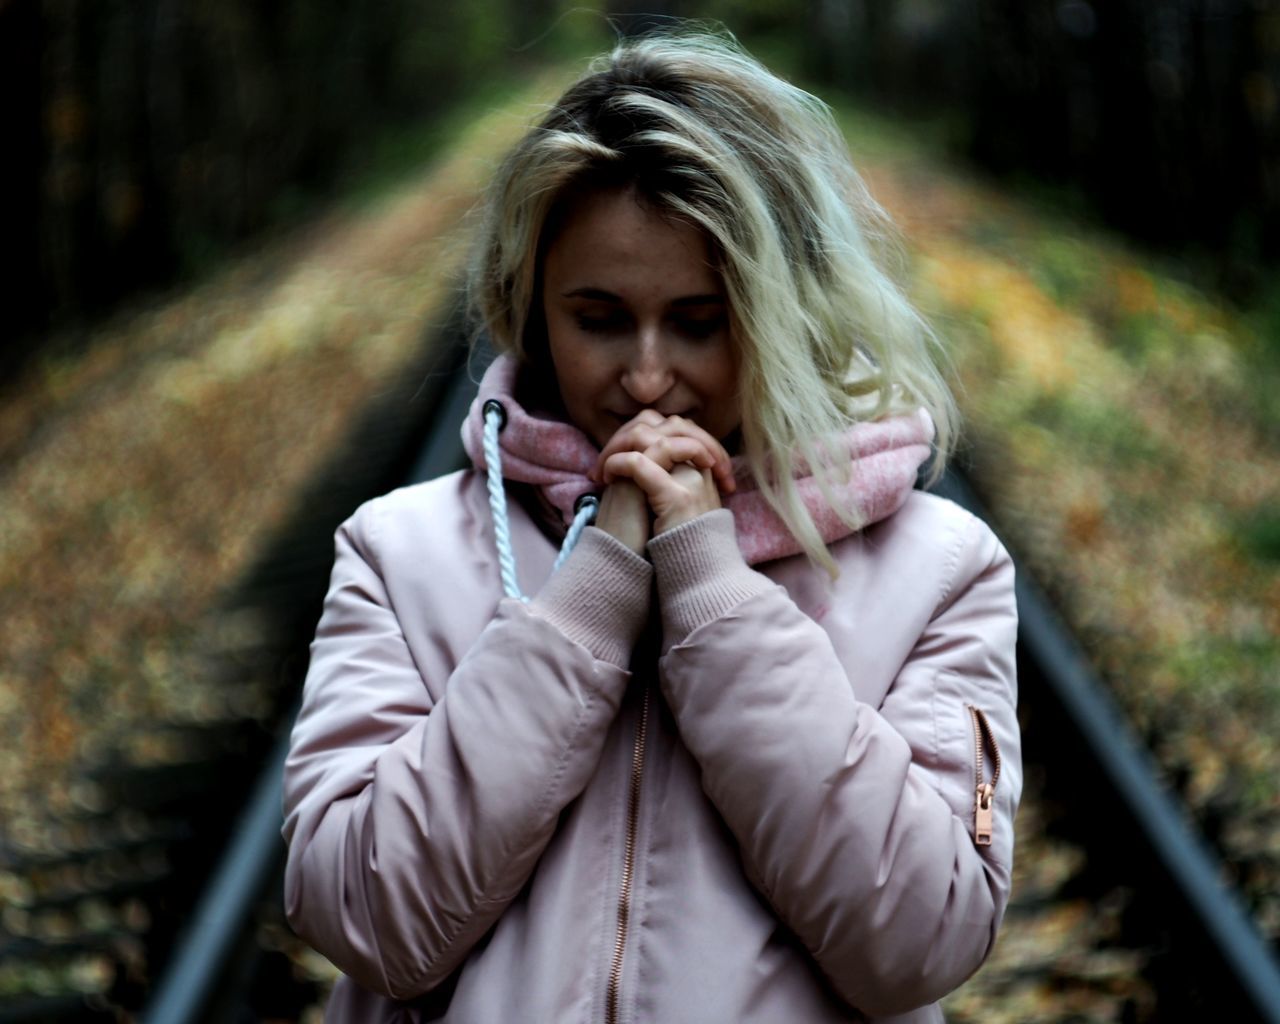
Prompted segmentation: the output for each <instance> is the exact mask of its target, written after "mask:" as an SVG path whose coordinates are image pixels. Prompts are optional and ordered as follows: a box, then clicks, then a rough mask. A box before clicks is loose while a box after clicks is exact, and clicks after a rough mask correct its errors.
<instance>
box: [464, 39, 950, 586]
mask: <svg viewBox="0 0 1280 1024" xmlns="http://www.w3.org/2000/svg"><path fill="white" fill-rule="evenodd" d="M609 187H619V188H621V187H632V188H634V189H635V190H636V192H637V195H639V196H640V197H642V199H643V201H644V202H645V204H646V205H648V206H651V207H652V208H654V209H655V210H657V211H659V212H661V213H663V214H666V215H670V216H672V217H675V218H678V219H680V220H683V221H686V222H688V223H690V224H694V225H696V226H697V227H699V228H700V229H702V230H703V231H704V232H706V235H707V237H708V238H709V240H710V242H711V246H712V249H713V251H715V252H716V253H717V255H718V258H719V270H720V273H721V274H722V276H723V281H724V286H725V291H726V294H727V297H728V304H729V309H730V316H731V322H732V331H733V337H734V341H735V344H736V345H737V346H738V350H739V355H740V371H739V376H740V379H739V381H738V389H739V402H740V408H741V412H742V440H743V450H744V453H745V455H746V457H747V460H748V464H749V466H750V468H751V471H752V473H753V475H754V477H755V479H756V482H757V484H758V486H759V487H760V489H761V491H762V493H763V494H764V496H765V498H766V499H767V500H768V502H769V503H770V505H771V506H772V507H773V508H774V509H775V511H777V513H778V514H779V516H781V518H782V520H783V522H784V523H785V524H786V525H787V527H788V528H789V529H790V530H791V532H792V533H793V534H794V535H795V537H796V538H797V540H798V541H799V542H800V544H801V546H802V547H803V549H804V550H805V551H806V552H807V553H808V554H809V556H810V557H811V558H812V559H813V560H814V561H815V562H817V563H819V564H821V565H823V566H825V567H826V568H827V569H828V570H829V571H831V572H833V573H834V572H835V563H834V561H833V560H832V558H831V557H830V555H829V554H828V552H827V550H826V546H825V545H824V544H823V542H822V539H821V537H820V536H819V534H818V531H817V529H816V527H815V526H814V523H813V520H812V518H811V517H810V515H809V513H808V511H807V510H806V509H805V507H804V504H803V502H802V501H801V499H800V497H799V494H798V492H797V489H796V486H795V482H794V479H793V474H794V472H795V470H796V469H797V467H798V466H799V465H804V464H807V465H808V466H809V467H810V468H811V469H812V471H813V472H814V474H815V476H816V478H817V482H818V484H819V486H820V487H821V488H822V492H823V494H824V495H825V496H826V497H827V500H828V501H829V502H831V504H832V507H833V508H834V509H835V511H836V512H837V513H838V514H839V515H840V516H841V518H842V519H844V520H845V522H846V523H848V525H849V526H850V527H852V528H855V529H856V528H857V527H858V526H860V525H861V524H860V523H859V522H858V521H857V510H856V509H851V508H848V507H843V506H841V505H840V504H838V503H837V502H836V501H835V499H834V498H833V497H832V495H833V491H832V483H833V482H835V481H837V480H839V479H840V478H841V476H842V475H843V474H847V473H848V466H847V460H845V461H844V462H842V461H841V460H838V459H837V458H836V457H835V455H834V450H833V448H832V447H831V444H830V442H831V441H832V440H833V439H834V438H835V437H837V436H839V435H840V434H842V433H843V432H845V431H846V430H847V429H848V428H849V426H850V425H851V424H852V423H855V422H858V421H863V420H873V419H879V418H881V417H884V416H886V415H890V414H892V413H895V412H902V411H906V410H908V409H915V408H920V407H923V408H924V409H926V410H927V411H928V412H929V414H930V415H931V416H932V417H933V422H934V427H935V430H936V434H935V438H934V453H933V457H932V459H931V460H930V478H931V479H932V478H936V476H938V475H940V474H941V472H942V469H943V466H944V464H945V461H946V457H947V455H948V454H949V452H950V450H951V448H952V445H953V443H954V437H955V428H956V420H957V417H956V411H955V405H954V401H953V399H952V397H951V393H950V391H949V390H948V388H947V385H946V383H945V381H944V380H943V378H942V375H941V373H940V372H939V370H938V364H937V360H938V358H939V357H940V355H941V349H940V346H939V343H938V339H937V337H936V336H935V335H934V333H933V331H932V330H931V329H930V328H929V326H928V324H927V323H926V322H925V321H924V320H923V318H922V317H921V316H920V315H919V314H918V313H917V312H916V310H915V309H914V308H913V307H912V305H911V303H910V302H909V301H908V300H907V298H906V296H905V295H904V293H903V290H902V288H901V287H900V286H899V285H898V284H897V283H896V282H895V281H894V280H893V277H892V276H891V275H890V273H889V272H888V270H887V266H888V265H889V261H888V260H887V259H886V258H885V257H886V255H891V254H892V251H893V250H892V246H891V245H889V242H890V240H891V238H892V237H893V232H892V227H891V224H890V222H889V219H888V217H887V215H886V214H885V213H884V211H883V210H882V209H881V207H880V206H879V205H878V204H877V203H876V202H875V200H874V199H872V198H871V195H870V194H869V193H868V192H867V189H866V186H865V185H864V184H863V183H862V180H861V178H859V176H858V174H857V172H856V171H855V170H854V168H853V165H852V163H851V162H850V159H849V154H848V149H847V147H846V145H845V142H844V139H843V137H842V136H841V134H840V131H839V129H838V128H837V127H836V125H835V122H834V120H833V119H832V117H831V114H830V112H829V110H828V109H827V107H826V106H825V105H824V104H823V103H822V102H821V101H820V100H818V99H817V98H815V97H814V96H811V95H810V94H808V93H806V92H804V91H803V90H801V89H798V88H796V87H795V86H793V85H791V84H789V83H787V82H784V81H783V80H782V79H780V78H778V77H777V76H776V75H774V74H772V73H771V72H770V71H768V70H767V69H766V68H765V67H763V66H762V65H761V64H760V63H759V62H758V61H756V60H755V59H754V58H752V57H751V56H750V55H748V54H747V53H745V52H744V51H743V50H742V49H741V48H740V47H739V46H738V45H737V44H736V42H734V41H733V40H732V39H731V38H725V37H722V36H718V35H710V34H706V33H698V34H671V33H664V34H661V35H654V36H648V37H644V38H640V39H638V40H631V41H627V42H623V43H621V44H620V45H618V46H617V47H616V48H615V49H614V50H613V52H611V53H609V54H607V55H605V56H602V57H599V58H597V59H596V60H595V61H593V62H592V64H591V66H590V67H589V69H588V71H587V73H586V74H585V75H583V76H582V77H581V78H580V79H579V80H578V81H577V82H576V83H575V84H574V85H572V86H571V87H570V88H569V90H568V91H567V92H566V93H565V94H564V95H563V96H562V97H561V98H560V100H559V101H558V102H557V103H556V104H555V105H554V106H553V107H552V108H551V110H550V111H549V112H548V113H547V114H546V115H545V116H544V117H543V118H542V120H541V122H540V123H539V124H538V125H536V126H535V127H534V128H533V129H531V130H530V131H529V133H528V134H527V135H526V136H525V137H524V138H523V139H522V140H521V141H520V142H519V143H518V144H517V145H516V147H515V148H514V149H513V150H512V152H511V153H510V154H509V155H508V156H507V158H506V160H505V161H504V162H503V164H502V166H501V167H500V169H499V171H498V173H497V175H496V176H495V179H494V181H493V182H492V184H491V186H490V188H489V191H488V193H487V196H486V201H485V205H484V211H483V221H482V224H481V228H480V233H479V237H478V240H477V245H476V249H475V253H474V258H473V261H472V266H471V272H470V280H469V288H468V293H469V298H470V303H471V308H472V312H473V314H474V316H475V317H476V321H477V324H478V326H479V328H480V329H482V330H486V331H487V332H488V334H489V336H490V338H491V339H492V342H493V344H494V345H495V347H496V348H498V349H499V350H500V351H506V352H510V353H512V354H514V355H515V356H517V357H518V358H521V359H528V358H529V357H530V356H541V354H542V353H541V352H540V351H539V349H540V345H539V344H538V339H539V338H540V336H541V332H542V331H543V330H544V325H543V324H542V323H541V313H540V303H539V297H538V294H537V289H538V287H539V263H540V258H541V253H542V251H543V248H544V247H545V245H546V242H547V238H546V237H545V236H546V235H547V234H548V233H549V230H550V228H549V227H548V220H549V219H551V218H557V217H558V216H559V215H560V214H562V213H563V212H564V210H565V208H566V205H567V204H568V203H571V202H572V201H573V199H574V198H576V197H579V196H581V195H582V194H583V192H584V191H590V190H594V189H597V188H609ZM544 369H545V367H544Z"/></svg>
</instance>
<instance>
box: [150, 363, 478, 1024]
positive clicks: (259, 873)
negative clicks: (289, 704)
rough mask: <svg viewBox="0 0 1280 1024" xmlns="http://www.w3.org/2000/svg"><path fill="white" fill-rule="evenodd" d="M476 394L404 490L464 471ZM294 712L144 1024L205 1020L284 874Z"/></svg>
mask: <svg viewBox="0 0 1280 1024" xmlns="http://www.w3.org/2000/svg"><path fill="white" fill-rule="evenodd" d="M475 391H476V385H475V384H474V383H473V382H472V381H471V380H470V378H469V377H468V375H467V373H466V368H465V366H464V367H463V368H462V369H460V370H458V371H456V372H455V373H454V374H453V376H452V378H451V379H450V381H449V384H448V385H447V387H446V390H445V393H444V395H443V397H442V399H441V400H440V401H439V404H438V410H437V412H436V413H435V415H434V416H433V417H432V419H433V429H432V430H431V432H430V434H429V435H428V438H427V442H426V444H425V445H424V446H423V448H422V451H421V454H420V456H419V458H418V459H417V461H416V462H415V463H414V466H413V469H412V470H411V472H410V474H409V477H408V479H407V480H406V481H405V483H415V482H418V481H421V480H430V479H432V478H434V477H437V476H442V475H444V474H445V473H449V472H452V471H453V470H455V469H457V468H459V467H460V466H461V465H462V464H463V459H464V454H463V451H462V441H461V438H460V436H459V434H458V430H457V425H458V424H459V423H461V422H462V418H463V416H464V415H465V413H466V409H467V406H468V405H469V403H470V401H471V398H472V396H473V395H474V394H475ZM297 710H298V705H297V704H295V705H294V708H293V710H292V711H291V712H290V713H289V714H288V715H287V716H286V718H285V725H284V728H283V729H282V730H281V733H280V735H279V736H278V737H277V739H276V742H275V746H274V747H273V748H272V751H271V755H270V756H269V758H268V759H267V762H266V764H265V765H264V766H263V770H262V775H261V776H260V778H259V780H258V782H257V784H256V786H255V788H254V791H253V793H252V795H251V796H250V798H249V802H248V804H247V805H246V807H245V810H244V812H243V814H242V815H241V816H240V818H239V820H238V822H237V824H236V826H235V828H234V830H233V831H232V833H231V835H232V838H231V842H230V845H229V846H228V847H227V850H226V852H225V853H224V854H223V856H222V859H221V860H220V861H219V862H218V866H217V868H216V869H215V871H214V873H213V875H212V877H211V879H210V881H209V883H208V885H207V886H206V887H205V889H204V892H203V893H202V895H201V897H200V899H199V901H198V902H197V904H196V907H195V910H194V912H193V914H192V918H191V921H190V923H189V924H188V926H187V928H186V930H185V931H184V933H183V934H182V935H181V936H180V938H179V942H178V945H177V948H176V950H175V953H174V955H173V957H172V959H171V960H170V962H169V964H168V965H167V967H166V969H165V972H164V974H163V976H162V978H161V982H160V984H159V985H158V986H157V989H156V993H155V995H154V996H153V997H152V999H151V1001H150V1002H149V1004H148V1006H147V1009H146V1012H145V1013H144V1015H143V1018H142V1019H143V1021H144V1024H195V1022H196V1021H199V1020H201V1019H202V1017H203V1015H204V1013H205V1012H206V1009H207V1007H208V1005H209V1004H210V1002H211V1001H212V1000H213V998H214V995H215V986H216V985H217V984H218V981H219V979H220V978H222V977H224V976H225V974H226V973H227V967H228V965H229V964H230V963H231V962H232V960H233V959H234V957H235V953H236V948H237V946H238V945H239V944H240V943H241V942H243V941H244V938H245V930H246V927H247V924H248V922H249V921H250V920H251V919H252V917H253V912H254V907H255V906H256V904H257V902H258V900H259V899H261V897H262V894H263V892H265V890H266V887H267V884H268V883H269V881H270V880H271V878H272V876H273V875H274V874H275V872H277V871H278V870H279V869H280V865H281V863H282V861H283V855H284V846H283V844H282V842H281V839H280V828H281V825H282V824H283V821H282V818H281V806H282V803H283V797H284V794H283V790H282V785H283V775H284V763H285V758H286V757H287V756H288V752H289V732H290V729H291V727H292V725H293V720H294V719H295V718H296V717H297Z"/></svg>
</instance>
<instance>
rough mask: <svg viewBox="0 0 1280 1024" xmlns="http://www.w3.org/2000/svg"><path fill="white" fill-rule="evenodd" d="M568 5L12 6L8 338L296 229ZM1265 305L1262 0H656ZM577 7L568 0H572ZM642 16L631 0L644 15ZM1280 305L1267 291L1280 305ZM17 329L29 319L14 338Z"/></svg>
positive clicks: (1269, 95) (629, 15)
mask: <svg viewBox="0 0 1280 1024" xmlns="http://www.w3.org/2000/svg"><path fill="white" fill-rule="evenodd" d="M590 7H591V5H585V6H584V5H576V7H572V8H571V7H570V5H567V4H562V3H559V2H556V0H525V2H515V0H509V2H505V3H504V2H500V0H487V2H480V3H465V4H464V3H424V2H422V0H377V2H371V3H366V4H359V5H354V4H342V3H335V2H332V0H280V2H277V3H271V4H258V3H250V2H248V0H227V2H225V3H216V4H215V3H197V4H183V3H176V2H173V0H102V2H98V3H92V4H85V3H78V2H76V0H5V2H4V3H0V104H2V105H3V106H2V107H0V110H3V115H4V116H3V119H2V121H0V123H3V124H4V126H5V128H4V130H5V139H6V159H5V160H4V162H3V165H2V166H0V196H3V202H4V206H5V209H6V226H7V231H6V234H7V237H8V238H9V240H10V247H11V251H12V252H14V253H15V254H22V257H21V258H19V259H16V260H14V261H13V264H12V268H11V270H10V272H9V274H8V275H7V279H6V282H5V283H6V286H7V287H6V292H7V293H8V295H9V299H10V301H9V302H8V303H6V306H7V309H8V319H9V322H8V324H7V325H6V333H8V334H10V336H11V338H12V337H15V336H16V338H17V339H18V340H17V341H11V342H10V344H9V345H6V346H5V347H6V350H7V353H6V354H7V355H9V356H10V358H16V357H19V356H21V355H22V354H23V353H24V352H25V351H29V350H30V349H31V348H33V347H35V346H37V345H39V344H40V343H41V339H43V338H46V337H47V336H48V333H47V332H48V331H49V329H50V328H61V327H65V326H68V325H72V324H76V323H83V322H85V321H86V319H91V318H93V317H97V316H100V315H101V314H102V313H103V312H104V311H106V310H109V309H111V308H113V307H114V306H116V305H117V304H118V303H120V302H121V301H122V300H124V299H127V298H128V297H130V296H133V295H136V294H137V293H138V292H139V290H141V289H147V288H154V287H156V286H163V285H167V284H170V283H172V282H174V281H175V280H181V279H183V278H189V277H190V276H191V275H193V274H198V273H199V272H201V270H203V269H207V268H208V267H209V266H210V265H211V263H212V262H213V261H216V260H217V259H218V258H219V257H220V256H222V255H225V254H226V252H227V251H228V247H230V246H234V245H236V244H238V243H241V242H243V241H244V240H245V239H247V238H251V237H253V236H254V235H255V234H258V233H260V232H262V231H264V230H266V229H269V228H271V227H272V226H273V225H279V224H281V223H286V222H288V221H289V220H290V219H292V218H293V217H295V216H296V215H297V214H298V213H299V212H300V211H301V210H303V209H305V208H306V205H307V203H308V202H311V201H314V199H315V198H316V197H317V196H319V195H323V194H325V193H326V191H328V190H331V189H333V188H334V187H335V186H336V185H337V184H338V183H340V182H341V181H342V180H343V179H344V176H346V175H349V174H350V172H351V171H352V169H353V168H359V167H360V166H363V165H366V164H368V163H369V162H370V161H371V160H376V159H377V158H379V157H381V156H383V155H385V152H384V151H385V147H387V146H393V147H394V146H395V145H396V140H397V139H398V138H399V139H402V136H399V135H397V129H399V130H404V129H407V128H420V127H421V125H422V120H423V118H424V116H425V117H433V116H439V115H440V114H442V113H444V112H446V111H448V110H449V109H450V105H451V104H452V103H454V102H455V101H456V100H458V99H459V98H460V97H462V96H465V95H469V94H473V93H474V92H475V91H476V90H477V89H479V88H483V87H484V86H486V85H487V84H488V83H489V82H491V81H492V80H493V79H494V78H495V77H501V76H502V75H503V74H505V73H509V72H510V70H511V66H512V62H513V61H514V62H515V63H517V64H518V63H519V62H521V61H524V62H526V63H527V62H530V61H532V60H533V59H535V58H536V57H538V56H545V54H546V50H547V47H548V46H549V45H551V46H560V47H561V48H562V52H563V47H565V46H572V45H573V40H575V39H581V38H582V36H583V35H584V33H591V32H596V33H599V31H600V28H601V26H600V25H599V24H598V23H597V24H595V25H593V24H592V21H593V18H592V15H591V12H590ZM605 8H606V10H605V11H604V12H603V13H604V14H606V15H608V16H611V17H613V18H614V19H615V23H616V24H618V25H623V26H631V27H635V26H636V25H637V24H644V23H653V22H657V21H661V19H662V18H663V17H664V16H665V17H699V18H710V19H718V20H722V21H723V22H724V23H725V24H726V25H728V26H730V27H731V28H732V29H733V30H734V31H735V32H737V33H738V34H739V35H741V36H742V37H743V38H747V39H758V38H769V39H772V40H773V41H774V45H775V46H776V47H779V48H786V49H790V50H791V51H792V55H793V56H794V58H795V63H794V66H795V67H796V69H797V71H800V72H802V73H804V74H805V75H806V76H808V77H809V79H810V80H811V81H813V82H815V83H819V84H821V85H823V86H825V87H839V88H844V89H848V90H852V91H854V92H856V93H857V94H858V95H860V96H863V97H866V98H868V99H871V100H874V101H875V102H876V103H877V104H880V105H883V106H887V107H888V108H890V109H897V110H900V111H903V112H911V113H912V114H914V115H916V116H924V117H927V118H929V119H932V120H934V121H937V122H939V123H940V124H941V125H942V126H943V130H944V131H945V133H946V136H947V142H948V145H949V147H950V148H951V150H952V151H953V152H955V153H956V154H959V155H962V156H964V157H965V158H967V159H969V160H972V161H974V162H975V163H976V164H977V165H979V166H981V167H983V168H985V169H987V170H989V171H991V172H992V173H996V174H1000V175H1004V176H1009V177H1011V178H1014V179H1016V180H1018V181H1019V182H1022V183H1024V184H1028V185H1030V186H1032V187H1037V188H1042V189H1043V188H1052V189H1054V190H1055V191H1056V192H1057V194H1058V196H1059V198H1061V199H1063V200H1064V201H1066V202H1069V203H1072V204H1075V205H1076V206H1078V207H1079V208H1080V209H1081V210H1088V211H1089V212H1090V214H1092V215H1096V216H1098V217H1100V218H1103V219H1105V220H1106V221H1107V222H1108V223H1111V224H1114V225H1115V226H1117V227H1119V228H1121V229H1122V230H1124V231H1127V232H1131V233H1132V234H1133V235H1135V236H1136V237H1139V238H1142V239H1144V240H1147V241H1149V242H1150V243H1152V244H1155V245H1160V246H1162V247H1165V250H1166V251H1171V252H1174V253H1177V254H1180V255H1182V256H1184V257H1185V258H1186V259H1187V262H1188V266H1189V267H1190V268H1191V269H1192V272H1193V273H1194V274H1195V275H1196V277H1197V279H1199V280H1202V281H1206V282H1207V283H1208V284H1210V285H1211V286H1213V287H1215V288H1218V289H1220V290H1222V291H1224V292H1225V293H1226V294H1228V295H1229V296H1230V297H1231V298H1232V299H1233V300H1237V301H1241V302H1245V303H1264V304H1271V305H1274V306H1276V307H1278V308H1280V299H1278V298H1276V296H1275V294H1274V291H1275V289H1274V288H1273V289H1271V290H1268V287H1267V286H1268V284H1269V283H1270V280H1271V276H1270V275H1268V274H1267V272H1266V269H1265V268H1267V267H1268V266H1269V265H1271V264H1273V263H1274V261H1275V259H1276V256H1277V254H1278V253H1280V95H1278V94H1277V82H1278V81H1280V11H1278V9H1277V5H1276V4H1275V3H1274V2H1273V0H1109V2H1107V3H1092V4H1091V3H1089V2H1087V0H1030V2H1022V0H981V2H976V3H968V4H958V3H948V2H946V0H896V2H894V0H719V2H710V0H709V2H696V0H686V2H681V0H667V2H665V3H649V4H643V5H641V4H628V3H626V2H623V0H618V2H616V3H613V4H606V5H605ZM568 11H573V13H568V14H566V12H568ZM642 11H643V12H646V13H641V12H642ZM1276 316H1277V317H1280V313H1277V314H1276ZM24 339H25V340H24Z"/></svg>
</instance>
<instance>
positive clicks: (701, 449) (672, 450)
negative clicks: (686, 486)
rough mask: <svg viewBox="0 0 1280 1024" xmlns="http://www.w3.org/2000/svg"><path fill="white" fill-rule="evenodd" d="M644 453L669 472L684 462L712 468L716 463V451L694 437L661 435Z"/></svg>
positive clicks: (701, 467)
mask: <svg viewBox="0 0 1280 1024" xmlns="http://www.w3.org/2000/svg"><path fill="white" fill-rule="evenodd" d="M644 455H645V457H646V458H649V459H652V460H653V461H654V462H656V463H657V464H658V465H659V466H661V467H662V468H663V469H665V470H667V471H668V472H670V471H671V469H672V467H674V466H676V465H678V464H680V463H682V462H689V463H692V464H693V465H695V466H697V467H698V468H699V469H710V468H711V467H712V466H714V465H715V464H716V457H715V455H714V453H712V452H710V451H708V450H707V446H706V445H705V444H703V443H702V441H700V440H698V439H697V438H692V437H660V438H659V439H658V440H657V441H655V442H654V443H653V444H651V445H650V446H649V447H648V448H646V449H645V450H644Z"/></svg>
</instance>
